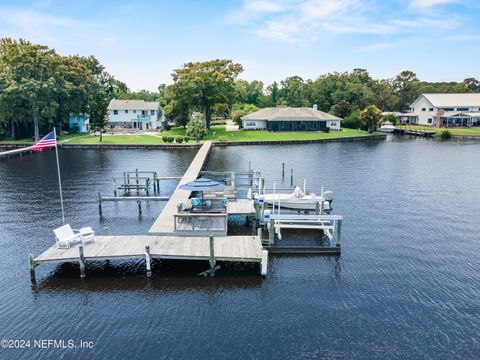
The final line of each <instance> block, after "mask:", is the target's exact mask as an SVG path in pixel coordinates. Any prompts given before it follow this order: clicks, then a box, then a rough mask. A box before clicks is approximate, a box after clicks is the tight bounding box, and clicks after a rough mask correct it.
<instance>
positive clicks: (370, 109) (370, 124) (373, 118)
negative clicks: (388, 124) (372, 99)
mask: <svg viewBox="0 0 480 360" xmlns="http://www.w3.org/2000/svg"><path fill="white" fill-rule="evenodd" d="M381 114H382V110H380V109H379V108H377V107H376V106H375V105H369V106H367V107H366V108H365V109H363V110H362V111H361V112H360V117H361V118H362V119H363V120H364V121H365V123H366V124H367V129H368V132H374V131H375V130H376V129H377V126H378V122H379V121H380V117H381Z"/></svg>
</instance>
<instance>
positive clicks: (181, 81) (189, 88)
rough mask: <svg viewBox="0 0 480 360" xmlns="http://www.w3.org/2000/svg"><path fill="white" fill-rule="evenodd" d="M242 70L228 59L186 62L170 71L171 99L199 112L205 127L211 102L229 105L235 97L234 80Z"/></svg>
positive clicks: (211, 110)
mask: <svg viewBox="0 0 480 360" xmlns="http://www.w3.org/2000/svg"><path fill="white" fill-rule="evenodd" d="M242 71H243V67H242V65H240V64H236V63H233V62H232V60H219V59H216V60H210V61H205V62H190V63H187V64H184V65H183V67H182V68H181V69H176V70H174V71H173V74H172V77H173V81H174V83H173V85H172V91H173V94H174V98H173V100H175V101H178V102H180V103H189V104H191V105H192V106H193V107H194V108H195V109H197V110H199V111H201V112H202V113H203V116H204V122H205V126H206V127H209V126H210V121H211V117H212V113H213V107H214V105H215V104H228V105H232V104H233V103H234V102H235V100H236V99H235V98H236V95H237V93H236V89H235V79H236V77H237V76H238V74H240V73H241V72H242Z"/></svg>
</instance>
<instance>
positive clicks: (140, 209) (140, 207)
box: [137, 200, 142, 216]
mask: <svg viewBox="0 0 480 360" xmlns="http://www.w3.org/2000/svg"><path fill="white" fill-rule="evenodd" d="M137 204H138V215H139V216H140V215H142V202H141V201H140V200H137Z"/></svg>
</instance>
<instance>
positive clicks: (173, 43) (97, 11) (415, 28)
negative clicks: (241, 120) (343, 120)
mask: <svg viewBox="0 0 480 360" xmlns="http://www.w3.org/2000/svg"><path fill="white" fill-rule="evenodd" d="M0 36H1V37H13V38H19V37H23V38H26V39H28V40H30V41H33V42H35V43H41V44H46V45H48V46H50V47H53V48H55V49H56V50H57V51H58V52H59V53H61V54H81V55H95V56H96V57H97V58H98V59H100V61H101V62H102V63H103V64H104V65H105V66H106V67H107V70H108V71H109V72H110V73H112V74H113V75H115V76H116V77H117V78H118V79H120V80H122V81H124V82H126V83H127V85H128V86H129V87H130V88H131V89H133V90H137V89H141V88H145V89H149V90H154V89H156V87H157V86H158V84H160V83H167V84H168V83H171V76H170V74H171V72H172V70H173V69H175V68H178V67H180V66H181V65H182V64H183V63H185V62H188V61H201V60H207V59H212V58H229V59H233V60H234V61H236V62H240V63H241V64H243V65H244V68H245V71H244V73H242V75H241V78H243V79H246V80H253V79H258V80H262V81H264V82H265V83H271V82H272V81H274V80H282V79H284V78H285V77H287V76H291V75H300V76H302V77H304V78H311V79H314V78H316V77H318V76H319V75H320V74H324V73H327V72H331V71H350V70H352V69H353V68H366V69H367V70H368V71H369V72H370V73H371V74H372V76H374V77H376V78H390V77H393V76H395V75H396V74H398V73H399V72H400V71H402V70H405V69H409V70H413V71H415V72H416V73H417V75H418V77H419V78H420V79H422V80H428V81H461V80H463V79H464V78H466V77H477V78H480V66H479V64H480V61H479V59H480V1H478V0H383V1H382V0H232V1H227V0H225V1H220V0H211V1H209V0H176V1H175V0H169V1H167V0H164V1H161V0H157V1H147V0H137V1H120V0H118V1H110V0H102V1H100V0H97V1H55V0H38V1H22V0H17V1H8V0H0Z"/></svg>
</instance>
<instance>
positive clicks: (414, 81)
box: [392, 70, 420, 111]
mask: <svg viewBox="0 0 480 360" xmlns="http://www.w3.org/2000/svg"><path fill="white" fill-rule="evenodd" d="M392 86H393V89H394V91H395V93H396V95H397V96H398V108H399V110H400V111H403V110H406V109H408V107H409V105H410V104H411V103H412V102H413V101H414V100H415V99H416V98H417V97H418V95H420V91H419V90H420V81H419V80H418V78H417V75H416V74H415V73H414V72H413V71H408V70H406V71H402V72H401V73H400V74H398V75H397V76H396V77H395V79H394V80H393V83H392Z"/></svg>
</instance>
